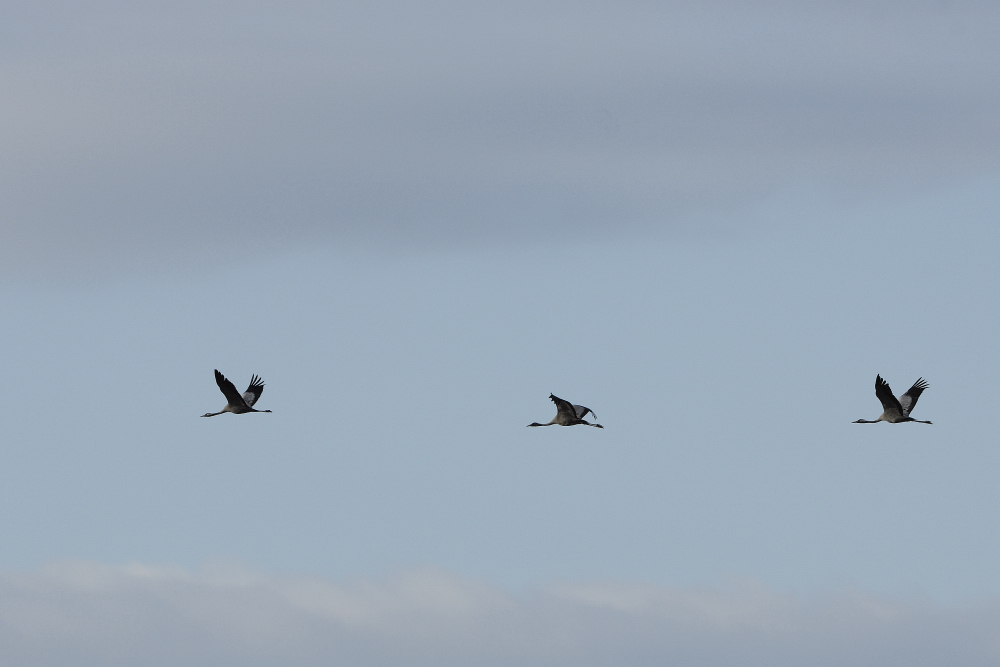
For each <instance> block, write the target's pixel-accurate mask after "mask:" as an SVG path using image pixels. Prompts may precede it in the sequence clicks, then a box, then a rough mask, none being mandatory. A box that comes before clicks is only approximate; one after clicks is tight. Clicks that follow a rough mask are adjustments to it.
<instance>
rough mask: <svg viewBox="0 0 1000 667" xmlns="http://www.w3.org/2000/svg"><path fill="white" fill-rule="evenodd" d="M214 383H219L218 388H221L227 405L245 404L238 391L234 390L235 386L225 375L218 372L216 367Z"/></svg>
mask: <svg viewBox="0 0 1000 667" xmlns="http://www.w3.org/2000/svg"><path fill="white" fill-rule="evenodd" d="M215 384H217V385H219V389H221V390H222V393H223V394H224V395H225V397H226V400H227V401H228V402H229V405H245V404H246V401H244V400H243V397H242V396H240V392H238V391H236V387H235V386H234V385H233V383H232V382H230V381H229V380H227V379H226V376H225V375H223V374H222V373H220V372H219V371H218V369H216V371H215Z"/></svg>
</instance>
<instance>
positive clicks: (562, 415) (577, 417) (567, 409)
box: [528, 394, 604, 428]
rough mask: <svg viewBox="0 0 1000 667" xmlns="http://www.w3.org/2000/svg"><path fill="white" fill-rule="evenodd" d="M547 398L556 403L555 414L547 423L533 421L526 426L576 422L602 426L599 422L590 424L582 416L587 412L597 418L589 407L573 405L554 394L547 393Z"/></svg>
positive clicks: (559, 424) (564, 424)
mask: <svg viewBox="0 0 1000 667" xmlns="http://www.w3.org/2000/svg"><path fill="white" fill-rule="evenodd" d="M549 399H551V400H552V402H553V403H555V404H556V416H555V417H554V418H553V419H552V421H550V422H549V423H548V424H539V423H538V422H534V423H532V424H528V426H553V425H558V426H576V425H577V424H583V425H584V426H593V427H595V428H604V427H603V426H601V425H600V424H591V423H590V422H588V421H586V420H585V419H584V417H586V416H587V414H588V413H589V414H592V415H594V419H597V415H595V414H594V411H593V410H591V409H590V408H585V407H583V406H582V405H573V404H572V403H570V402H569V401H565V400H563V399H561V398H559V397H558V396H556V395H555V394H549Z"/></svg>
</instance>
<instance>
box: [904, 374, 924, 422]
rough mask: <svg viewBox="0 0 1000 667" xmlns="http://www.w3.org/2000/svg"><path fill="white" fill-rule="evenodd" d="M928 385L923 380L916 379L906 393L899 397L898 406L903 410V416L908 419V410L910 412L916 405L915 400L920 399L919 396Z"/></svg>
mask: <svg viewBox="0 0 1000 667" xmlns="http://www.w3.org/2000/svg"><path fill="white" fill-rule="evenodd" d="M927 387H928V384H927V382H925V381H924V379H923V378H920V379H918V380H917V381H916V382H914V383H913V386H912V387H910V388H909V389H907V390H906V393H905V394H903V395H902V396H900V397H899V405H900V407H901V408H902V409H903V416H904V417H909V416H910V410H912V409H913V408H914V407H916V405H917V399H918V398H920V394H922V393H924V389H927Z"/></svg>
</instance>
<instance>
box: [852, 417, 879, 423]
mask: <svg viewBox="0 0 1000 667" xmlns="http://www.w3.org/2000/svg"><path fill="white" fill-rule="evenodd" d="M880 421H882V418H881V417H879V418H878V419H876V420H875V421H868V420H867V419H859V420H858V421H856V422H854V423H855V424H877V423H879V422H880Z"/></svg>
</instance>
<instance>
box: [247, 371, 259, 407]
mask: <svg viewBox="0 0 1000 667" xmlns="http://www.w3.org/2000/svg"><path fill="white" fill-rule="evenodd" d="M263 393H264V381H263V380H261V379H260V378H259V377H257V376H256V375H254V376H252V377H251V378H250V386H249V387H247V390H246V391H245V392H243V400H244V401H246V404H247V405H249V406H250V407H251V408H252V407H253V404H254V403H256V402H257V399H259V398H260V395H261V394H263Z"/></svg>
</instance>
